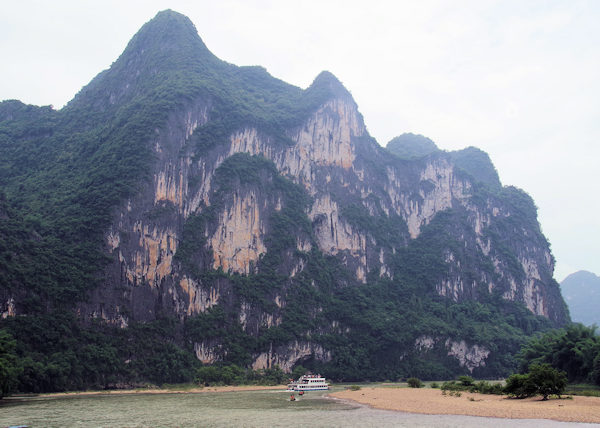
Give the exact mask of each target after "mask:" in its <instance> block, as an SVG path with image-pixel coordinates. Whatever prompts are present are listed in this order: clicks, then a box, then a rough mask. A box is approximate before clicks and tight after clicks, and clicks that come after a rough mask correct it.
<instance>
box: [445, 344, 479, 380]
mask: <svg viewBox="0 0 600 428" xmlns="http://www.w3.org/2000/svg"><path fill="white" fill-rule="evenodd" d="M445 345H446V349H448V355H449V356H452V357H454V358H456V359H457V360H458V362H459V364H460V366H461V367H466V368H467V369H468V370H469V371H470V372H471V373H472V372H473V370H474V369H475V368H477V367H481V366H485V359H486V358H487V357H488V355H490V351H489V349H487V348H485V347H484V346H479V345H472V346H469V345H467V343H466V342H465V341H464V340H461V341H460V342H455V341H451V340H450V339H448V340H446V343H445Z"/></svg>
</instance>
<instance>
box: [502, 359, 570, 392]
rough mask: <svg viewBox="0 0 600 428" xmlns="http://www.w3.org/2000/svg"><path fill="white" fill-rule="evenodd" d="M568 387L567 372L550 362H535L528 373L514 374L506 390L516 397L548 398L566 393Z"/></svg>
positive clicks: (508, 380)
mask: <svg viewBox="0 0 600 428" xmlns="http://www.w3.org/2000/svg"><path fill="white" fill-rule="evenodd" d="M566 387H567V374H566V373H565V372H563V371H560V370H557V369H555V368H553V367H552V366H550V364H534V365H532V366H531V367H530V370H529V373H527V374H513V375H511V376H510V377H509V378H508V379H507V380H506V386H505V387H504V392H505V393H506V394H508V395H511V396H513V397H515V398H526V397H532V396H534V395H538V394H539V395H541V396H542V397H543V398H542V399H543V400H547V399H548V396H550V395H558V396H559V398H560V396H561V394H563V393H564V390H565V388H566Z"/></svg>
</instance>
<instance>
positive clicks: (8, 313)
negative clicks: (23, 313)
mask: <svg viewBox="0 0 600 428" xmlns="http://www.w3.org/2000/svg"><path fill="white" fill-rule="evenodd" d="M3 306H4V307H5V308H6V310H4V311H2V319H6V318H8V317H14V316H15V315H16V314H17V313H16V311H15V299H13V298H12V297H11V298H9V299H8V300H7V301H6V303H5V304H4V305H3Z"/></svg>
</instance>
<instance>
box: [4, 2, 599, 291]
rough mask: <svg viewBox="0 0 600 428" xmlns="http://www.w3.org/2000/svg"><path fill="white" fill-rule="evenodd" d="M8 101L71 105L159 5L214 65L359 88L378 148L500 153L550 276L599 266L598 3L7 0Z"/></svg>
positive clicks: (499, 162)
mask: <svg viewBox="0 0 600 428" xmlns="http://www.w3.org/2000/svg"><path fill="white" fill-rule="evenodd" d="M3 3H4V4H3V5H2V14H1V15H0V52H1V53H2V63H1V64H2V65H1V66H0V100H4V99H20V100H21V101H23V102H25V103H30V104H36V105H48V104H53V105H54V106H55V108H59V107H62V106H63V105H64V104H65V103H66V102H67V101H69V100H70V99H71V98H72V97H73V96H74V95H75V94H76V93H77V92H78V91H79V89H81V87H82V86H84V85H86V84H87V83H88V82H89V81H90V80H91V79H92V78H93V77H94V76H95V75H96V74H98V73H99V72H100V71H101V70H103V69H106V68H108V67H109V66H110V64H111V63H112V62H113V61H115V60H116V59H117V57H118V56H119V55H120V53H121V52H122V51H123V49H124V48H125V46H126V44H127V42H128V41H129V39H130V38H131V37H132V36H133V35H134V34H135V33H136V31H137V30H138V29H139V28H140V27H141V26H142V25H143V24H144V23H145V22H147V21H148V20H150V19H151V18H152V17H153V16H154V15H155V14H156V13H157V12H158V11H160V10H163V9H167V8H170V9H173V10H175V11H178V12H181V13H183V14H185V15H187V16H188V17H189V18H190V19H191V20H192V22H193V23H194V24H195V25H196V28H197V29H198V32H199V34H200V37H201V38H202V39H203V40H204V42H205V43H206V45H207V46H208V48H209V49H210V50H211V51H212V52H213V53H214V54H215V55H216V56H218V57H219V58H221V59H223V60H226V61H228V62H231V63H233V64H237V65H262V66H264V67H265V68H266V69H267V70H268V71H269V72H270V73H271V74H272V75H273V76H275V77H278V78H280V79H282V80H285V81H286V82H289V83H291V84H294V85H297V86H300V87H302V88H305V87H307V86H308V85H310V83H311V82H312V80H313V79H314V78H315V77H316V75H317V74H318V73H319V72H320V71H321V70H329V71H331V72H332V73H333V74H335V75H336V76H337V77H338V78H339V79H340V80H341V81H342V83H343V84H344V85H345V86H346V88H348V90H350V92H351V93H352V95H353V96H354V99H355V100H356V102H357V103H358V106H359V109H360V111H361V113H362V114H363V115H364V118H365V122H366V125H367V128H368V130H369V132H370V134H371V135H373V136H374V137H375V138H376V139H377V140H378V141H379V143H380V144H381V145H383V146H385V144H386V143H387V141H389V140H390V139H391V138H393V137H394V136H396V135H399V134H401V133H403V132H414V133H420V134H423V135H426V136H428V137H429V138H431V139H433V140H434V141H435V142H436V143H437V145H438V146H439V147H440V148H441V149H445V150H454V149H460V148H464V147H467V146H471V145H472V146H476V147H479V148H481V149H482V150H485V151H486V152H488V153H489V155H490V156H491V158H492V161H493V162H494V164H495V165H496V168H497V169H498V172H499V174H500V178H501V180H502V182H503V184H505V185H514V186H517V187H520V188H522V189H524V190H525V191H527V192H528V193H529V194H530V195H531V196H532V197H533V198H534V200H535V202H536V204H537V206H538V207H539V219H540V222H541V224H542V229H543V232H544V233H545V235H546V237H547V238H548V239H549V241H550V243H551V245H552V251H553V253H554V256H555V257H556V260H557V264H556V271H555V278H556V279H557V280H558V281H561V280H562V279H563V278H564V277H565V276H566V275H568V274H570V273H572V272H575V271H577V270H581V269H585V270H590V271H592V272H595V273H596V274H600V251H599V250H600V202H599V197H600V195H599V193H600V192H599V190H600V172H599V170H600V144H599V143H600V141H599V135H600V1H593V0H591V1H577V0H563V1H535V0H517V1H508V0H503V1H484V0H473V1H459V0H447V1H427V0H419V1H417V0H414V1H398V0H396V1H377V0H371V1H368V2H367V1H365V0H362V1H351V0H344V1H327V0H320V1H309V0H303V1H285V0H278V1H268V0H264V1H250V0H247V1H242V0H239V1H238V0H219V1H215V0H207V1H204V0H196V1H176V0H172V1H160V0H144V1H124V0H119V1H113V0H102V1H86V0H73V1H66V0H53V1H32V0H19V1H5V2H3Z"/></svg>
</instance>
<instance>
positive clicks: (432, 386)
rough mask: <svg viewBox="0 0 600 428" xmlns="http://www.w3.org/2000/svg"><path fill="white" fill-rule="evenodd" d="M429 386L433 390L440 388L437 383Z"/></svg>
mask: <svg viewBox="0 0 600 428" xmlns="http://www.w3.org/2000/svg"><path fill="white" fill-rule="evenodd" d="M429 386H430V387H431V388H434V389H435V388H439V387H440V385H439V384H438V383H437V382H431V384H430V385H429Z"/></svg>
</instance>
